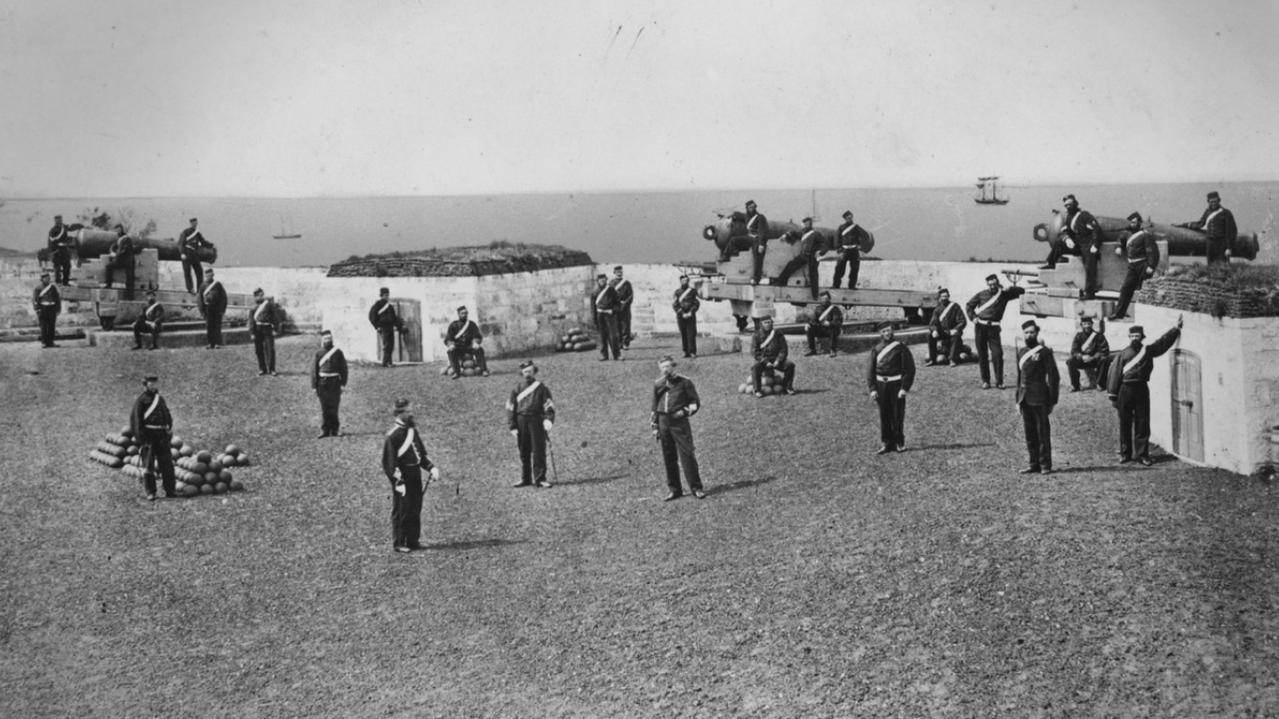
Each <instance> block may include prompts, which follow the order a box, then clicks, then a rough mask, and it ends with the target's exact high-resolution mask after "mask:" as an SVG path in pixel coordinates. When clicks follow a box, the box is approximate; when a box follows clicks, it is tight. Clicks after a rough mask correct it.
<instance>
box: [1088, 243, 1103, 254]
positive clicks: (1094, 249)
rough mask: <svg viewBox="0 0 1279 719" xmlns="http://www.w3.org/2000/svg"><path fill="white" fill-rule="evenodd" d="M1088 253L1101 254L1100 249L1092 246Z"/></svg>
mask: <svg viewBox="0 0 1279 719" xmlns="http://www.w3.org/2000/svg"><path fill="white" fill-rule="evenodd" d="M1088 251H1089V252H1091V253H1093V254H1094V255H1095V254H1097V253H1098V252H1101V249H1100V248H1099V247H1097V246H1096V245H1093V246H1092V247H1091V248H1089V250H1088Z"/></svg>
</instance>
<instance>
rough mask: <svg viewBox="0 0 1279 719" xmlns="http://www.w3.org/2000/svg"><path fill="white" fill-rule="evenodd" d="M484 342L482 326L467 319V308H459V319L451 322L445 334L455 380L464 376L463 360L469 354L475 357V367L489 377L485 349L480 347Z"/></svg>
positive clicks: (450, 365) (445, 344) (445, 342)
mask: <svg viewBox="0 0 1279 719" xmlns="http://www.w3.org/2000/svg"><path fill="white" fill-rule="evenodd" d="M483 341H484V335H483V334H482V333H481V332H480V326H479V325H478V324H476V323H475V322H473V321H472V320H470V319H467V312H466V307H458V308H457V319H456V320H454V321H452V322H450V323H449V326H448V329H447V330H446V331H445V332H444V347H445V348H446V351H447V354H448V356H449V368H450V369H451V370H452V375H453V379H457V378H458V377H461V376H462V367H461V364H462V358H463V357H465V356H466V355H467V354H468V353H469V354H471V355H472V356H474V357H475V366H476V367H477V368H479V370H480V374H482V375H484V376H485V377H488V376H489V366H488V362H487V361H486V360H485V359H484V348H483V347H482V346H480V343H481V342H483Z"/></svg>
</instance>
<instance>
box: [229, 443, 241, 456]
mask: <svg viewBox="0 0 1279 719" xmlns="http://www.w3.org/2000/svg"><path fill="white" fill-rule="evenodd" d="M226 453H227V454H239V453H240V447H239V445H234V444H228V445H227V446H226Z"/></svg>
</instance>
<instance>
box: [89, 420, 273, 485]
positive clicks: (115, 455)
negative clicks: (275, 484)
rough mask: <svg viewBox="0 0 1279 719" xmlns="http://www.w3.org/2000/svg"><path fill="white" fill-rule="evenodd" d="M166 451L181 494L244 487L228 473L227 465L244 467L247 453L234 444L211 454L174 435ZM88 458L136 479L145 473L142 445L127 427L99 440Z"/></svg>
mask: <svg viewBox="0 0 1279 719" xmlns="http://www.w3.org/2000/svg"><path fill="white" fill-rule="evenodd" d="M169 452H170V454H171V455H172V456H173V465H174V467H173V473H174V475H175V476H176V478H177V484H176V485H175V489H176V490H177V493H178V494H179V495H181V496H184V497H194V496H196V495H197V494H224V493H226V492H228V491H240V490H242V489H244V484H243V483H242V482H240V480H238V479H235V478H234V477H232V476H231V471H230V468H231V467H247V466H248V465H249V454H248V452H245V451H244V450H242V449H240V448H239V447H238V446H236V445H234V444H229V445H227V447H226V449H225V450H224V451H222V452H220V453H217V454H214V453H213V452H210V451H208V450H196V449H195V447H193V446H191V445H190V444H189V443H187V442H186V441H184V440H183V439H182V438H181V437H179V436H177V435H174V437H173V440H172V441H171V442H170V448H169ZM89 458H90V459H92V460H94V461H96V462H100V463H102V464H105V465H106V466H108V467H111V468H112V469H119V470H120V471H121V472H123V473H124V474H126V475H128V476H130V477H134V478H137V479H142V478H143V476H144V475H145V472H146V470H145V469H144V468H143V467H142V455H141V447H140V446H139V445H138V443H137V442H136V441H135V439H134V437H133V431H132V430H130V429H129V428H128V427H125V428H124V429H123V430H121V431H120V433H119V434H109V435H107V436H106V438H105V439H103V441H101V442H98V444H97V446H95V447H94V448H93V450H91V451H90V452H89Z"/></svg>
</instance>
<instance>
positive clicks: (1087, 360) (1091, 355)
mask: <svg viewBox="0 0 1279 719" xmlns="http://www.w3.org/2000/svg"><path fill="white" fill-rule="evenodd" d="M1109 356H1110V343H1109V342H1107V341H1106V335H1103V334H1102V333H1100V332H1098V331H1097V330H1095V329H1093V326H1092V318H1091V317H1080V318H1079V332H1077V333H1075V338H1074V340H1072V341H1071V343H1070V359H1068V360H1066V373H1067V374H1068V375H1069V376H1070V391H1071V392H1078V391H1079V372H1080V370H1083V372H1084V373H1085V374H1087V375H1088V389H1097V388H1098V387H1099V386H1100V385H1099V384H1098V382H1097V376H1098V375H1099V374H1100V373H1101V371H1102V367H1103V365H1104V364H1105V362H1106V359H1107V358H1108V357H1109ZM1104 379H1105V378H1103V381H1104Z"/></svg>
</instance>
